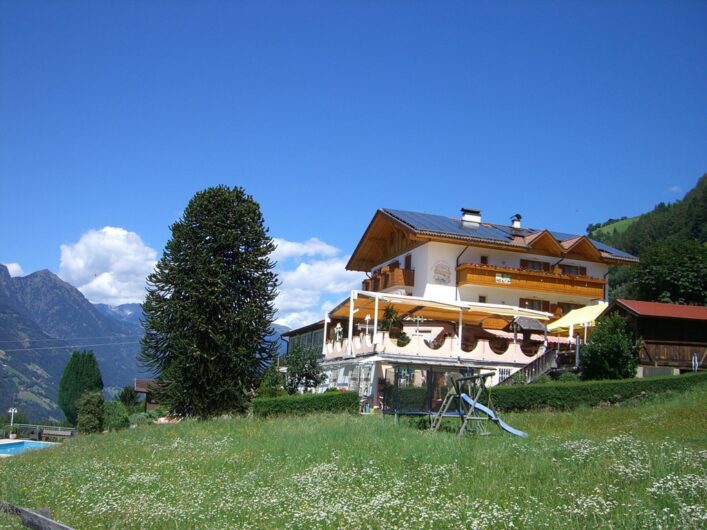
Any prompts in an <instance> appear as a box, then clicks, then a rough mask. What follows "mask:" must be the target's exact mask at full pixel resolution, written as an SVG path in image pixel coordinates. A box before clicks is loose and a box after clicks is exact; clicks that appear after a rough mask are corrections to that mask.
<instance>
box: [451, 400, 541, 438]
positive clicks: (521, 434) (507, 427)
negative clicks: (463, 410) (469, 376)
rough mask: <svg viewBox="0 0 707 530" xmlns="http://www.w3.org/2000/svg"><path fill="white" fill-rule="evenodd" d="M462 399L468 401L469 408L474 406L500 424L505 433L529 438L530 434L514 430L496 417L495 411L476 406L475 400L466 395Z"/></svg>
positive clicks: (479, 405) (480, 405)
mask: <svg viewBox="0 0 707 530" xmlns="http://www.w3.org/2000/svg"><path fill="white" fill-rule="evenodd" d="M462 399H463V400H464V401H466V402H467V403H468V404H469V406H472V405H473V406H474V407H475V408H476V410H479V411H481V412H483V413H484V414H486V415H487V416H488V417H489V418H491V421H493V422H496V423H498V426H499V427H500V428H501V429H503V430H504V431H506V432H509V433H511V434H513V435H514V436H522V437H523V438H525V437H526V436H528V433H526V432H523V431H519V430H518V429H514V428H513V427H511V426H510V425H508V424H507V423H506V422H505V421H503V420H502V419H501V418H499V417H498V416H496V413H495V412H494V411H492V410H491V409H490V408H488V407H486V406H484V405H482V404H481V403H477V404H476V405H474V400H473V399H471V398H470V397H469V396H467V395H466V394H462Z"/></svg>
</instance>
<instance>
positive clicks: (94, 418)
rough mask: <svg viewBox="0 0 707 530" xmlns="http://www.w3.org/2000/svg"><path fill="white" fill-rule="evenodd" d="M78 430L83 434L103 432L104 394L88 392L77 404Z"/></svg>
mask: <svg viewBox="0 0 707 530" xmlns="http://www.w3.org/2000/svg"><path fill="white" fill-rule="evenodd" d="M77 410H78V430H79V432H80V433H82V434H91V433H94V432H103V418H104V410H103V394H101V393H100V392H86V393H85V394H84V395H83V396H81V398H80V399H79V400H78V403H77Z"/></svg>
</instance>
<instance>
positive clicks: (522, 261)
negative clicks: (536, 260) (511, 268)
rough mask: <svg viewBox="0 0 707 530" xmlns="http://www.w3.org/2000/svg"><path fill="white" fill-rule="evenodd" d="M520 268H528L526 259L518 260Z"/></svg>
mask: <svg viewBox="0 0 707 530" xmlns="http://www.w3.org/2000/svg"><path fill="white" fill-rule="evenodd" d="M520 268H521V269H523V270H525V269H527V268H528V260H527V259H522V260H520Z"/></svg>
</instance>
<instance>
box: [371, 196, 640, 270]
mask: <svg viewBox="0 0 707 530" xmlns="http://www.w3.org/2000/svg"><path fill="white" fill-rule="evenodd" d="M383 211H385V212H386V213H388V214H390V215H392V216H393V217H395V218H397V219H398V220H400V221H402V222H403V223H405V224H407V225H408V226H410V227H411V228H413V229H414V230H417V231H422V232H436V233H439V234H447V235H451V236H456V237H468V238H479V239H490V240H495V241H503V242H509V241H512V240H513V236H514V235H515V233H516V232H515V231H514V229H513V228H512V227H510V226H504V225H491V224H484V223H480V224H478V225H475V226H470V225H468V224H466V225H462V224H461V222H460V220H459V219H452V218H451V217H445V216H443V215H435V214H430V213H420V212H408V211H406V210H389V209H387V208H385V209H384V210H383ZM521 230H522V232H524V233H523V234H522V235H530V234H533V233H535V232H537V231H538V230H534V229H521ZM549 232H550V234H551V235H552V236H553V237H554V238H555V239H557V240H558V241H567V240H568V239H574V238H576V237H579V236H577V235H576V234H568V233H566V232H555V231H549ZM590 241H591V242H592V243H593V244H594V246H595V247H596V248H598V249H599V250H602V251H604V252H608V253H609V254H612V255H614V256H618V257H623V258H635V256H633V255H631V254H629V253H628V252H624V251H622V250H619V249H616V248H613V247H610V246H609V245H605V244H604V243H601V242H599V241H595V240H593V239H590Z"/></svg>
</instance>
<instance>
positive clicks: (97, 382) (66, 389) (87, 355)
mask: <svg viewBox="0 0 707 530" xmlns="http://www.w3.org/2000/svg"><path fill="white" fill-rule="evenodd" d="M102 391H103V378H102V377H101V370H100V368H99V367H98V361H96V356H95V355H94V354H93V352H92V351H75V352H73V353H72V354H71V358H70V359H69V362H68V363H67V364H66V368H64V373H63V374H62V375H61V381H59V399H58V402H59V408H61V410H63V411H64V415H65V416H66V419H67V420H68V421H69V423H71V424H72V425H76V420H77V419H78V411H77V402H78V400H79V398H80V397H81V396H83V395H84V394H85V393H86V392H102Z"/></svg>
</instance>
